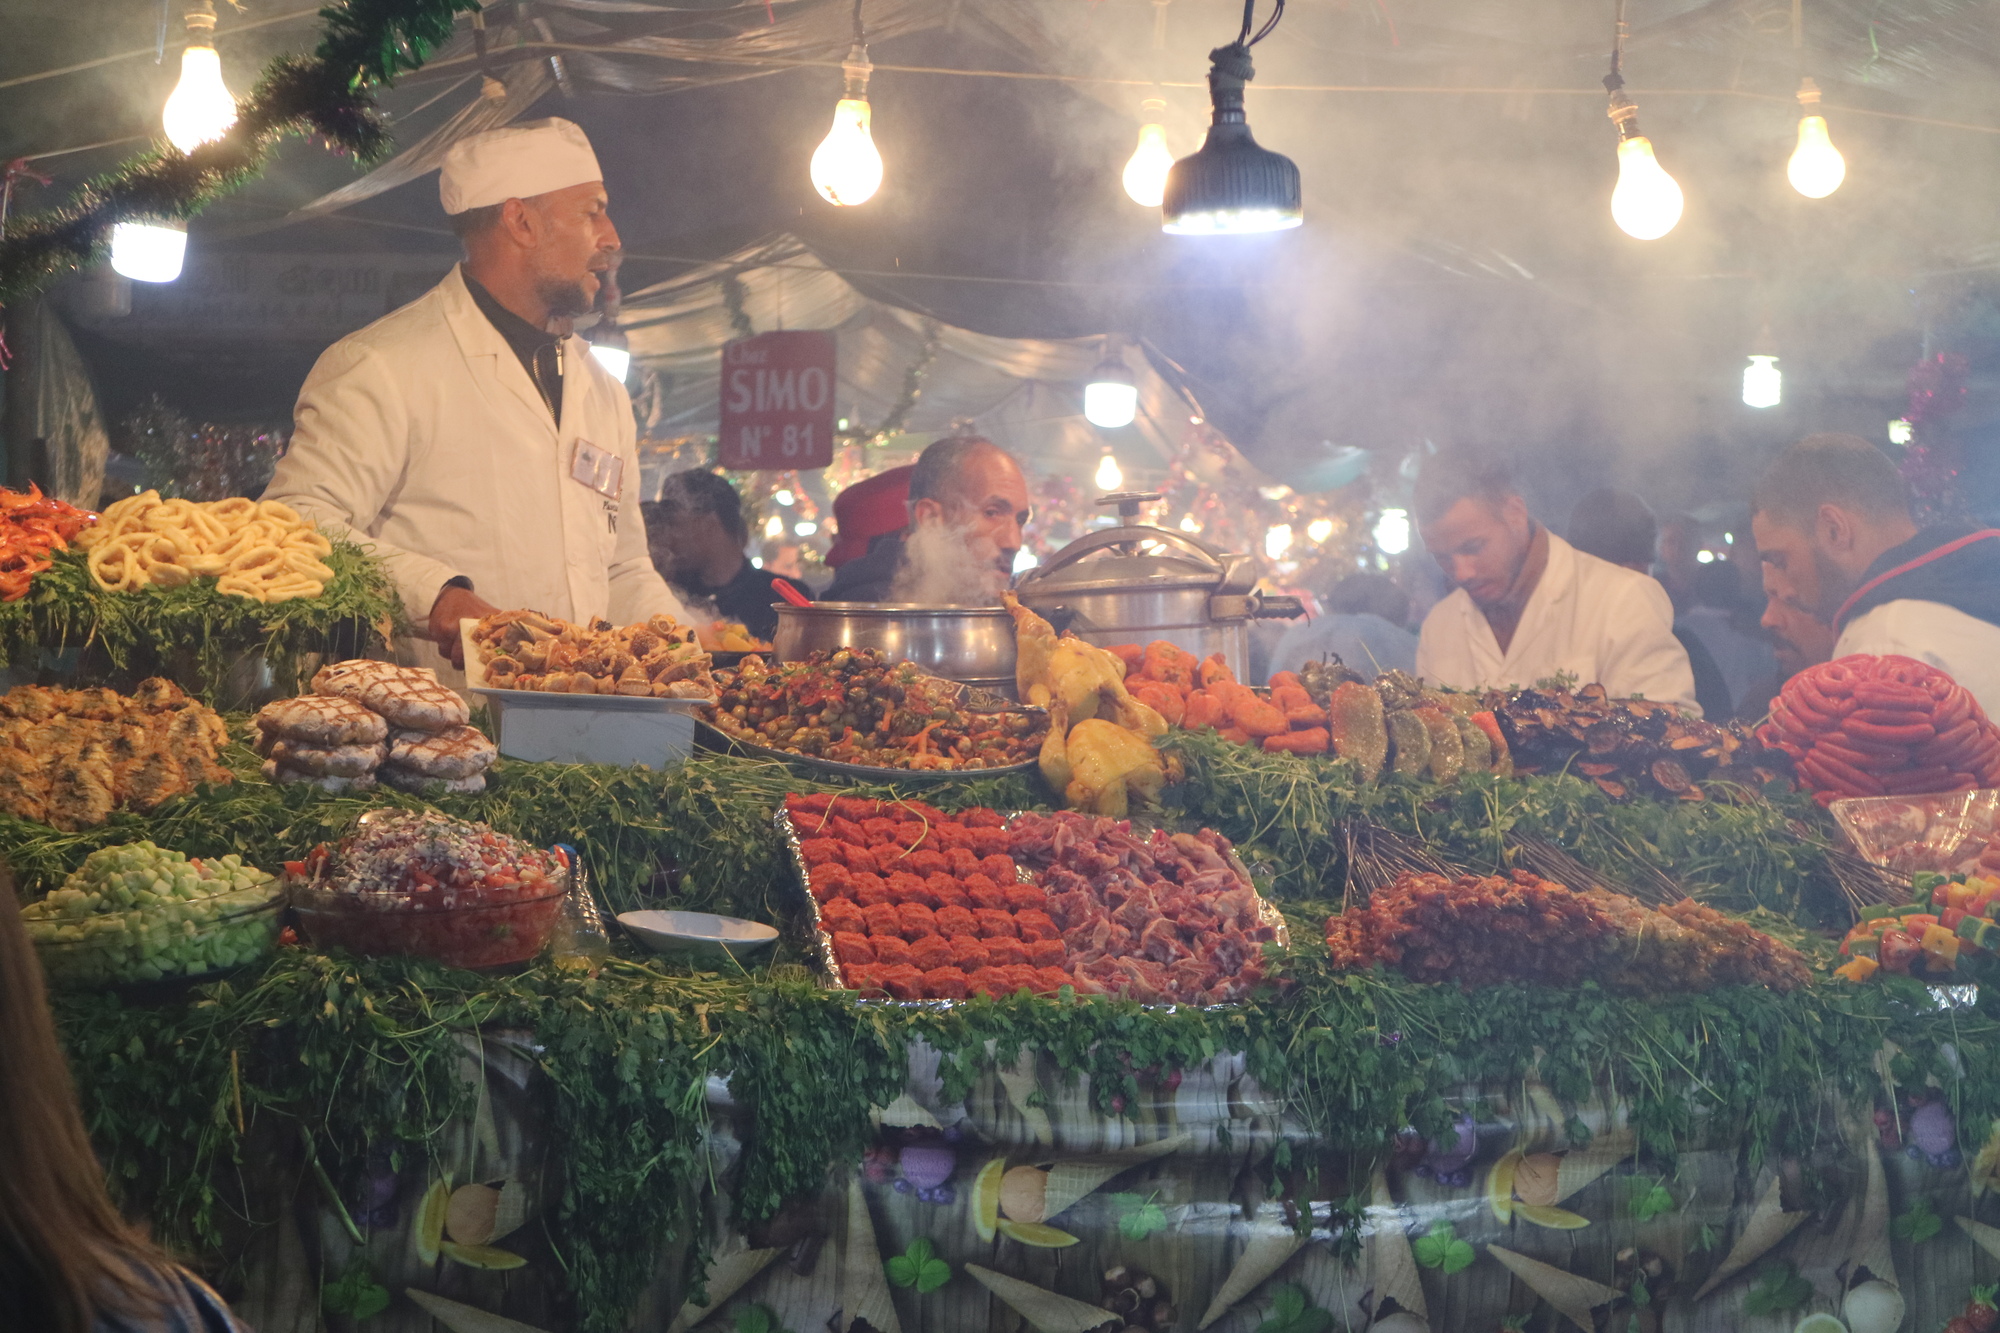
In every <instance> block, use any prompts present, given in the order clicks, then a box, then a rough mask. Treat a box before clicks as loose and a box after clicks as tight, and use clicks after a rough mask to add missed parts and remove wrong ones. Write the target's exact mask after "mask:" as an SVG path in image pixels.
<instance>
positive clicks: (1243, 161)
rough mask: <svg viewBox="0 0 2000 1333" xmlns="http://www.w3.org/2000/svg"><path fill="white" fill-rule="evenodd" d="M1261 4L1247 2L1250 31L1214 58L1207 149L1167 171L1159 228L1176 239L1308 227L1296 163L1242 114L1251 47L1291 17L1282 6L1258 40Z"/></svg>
mask: <svg viewBox="0 0 2000 1333" xmlns="http://www.w3.org/2000/svg"><path fill="white" fill-rule="evenodd" d="M1256 3H1257V0H1244V4H1243V30H1242V31H1241V32H1240V33H1238V34H1237V38H1236V40H1235V41H1233V42H1231V43H1230V44H1229V45H1227V46H1221V47H1217V48H1216V49H1215V50H1213V51H1210V52H1209V53H1208V60H1209V66H1208V94H1209V100H1210V102H1211V103H1212V104H1213V106H1214V118H1213V119H1212V120H1211V122H1210V124H1209V129H1208V138H1207V140H1206V141H1204V142H1203V144H1202V146H1201V147H1200V149H1199V150H1197V151H1196V152H1194V153H1192V154H1190V155H1189V156H1187V157H1184V158H1182V159H1181V160H1180V161H1178V162H1176V163H1174V168H1173V170H1172V171H1170V172H1168V173H1167V192H1166V197H1165V198H1164V199H1163V200H1161V204H1160V215H1161V221H1160V225H1161V228H1162V230H1164V231H1166V232H1169V233H1170V234H1172V235H1175V236H1240V235H1247V234H1250V233H1254V232H1264V231H1284V230H1286V229H1287V228H1290V227H1296V226H1298V225H1299V224H1300V223H1301V222H1303V221H1305V210H1304V206H1303V203H1302V201H1301V198H1300V191H1299V169H1298V167H1297V165H1296V164H1294V163H1293V161H1292V160H1291V159H1290V158H1289V157H1286V156H1285V155H1284V154H1283V153H1274V152H1272V151H1271V150H1270V149H1268V148H1264V147H1260V146H1259V145H1258V143H1257V141H1256V140H1255V139H1253V138H1251V137H1250V123H1249V121H1248V120H1247V119H1246V118H1245V117H1244V114H1243V87H1244V85H1245V84H1247V83H1249V82H1250V80H1251V79H1253V78H1255V77H1256V70H1255V69H1254V68H1252V66H1251V63H1250V48H1251V47H1253V46H1255V45H1256V44H1257V43H1258V42H1261V41H1263V40H1264V39H1265V38H1266V37H1268V36H1270V34H1271V29H1273V28H1275V27H1277V26H1278V20H1279V19H1280V18H1282V17H1283V16H1284V12H1285V5H1284V0H1277V3H1276V5H1275V6H1274V7H1273V9H1272V11H1271V17H1270V18H1269V19H1268V20H1266V21H1265V23H1264V26H1263V27H1262V28H1260V29H1258V30H1257V31H1256V32H1255V33H1254V34H1253V33H1252V32H1251V20H1252V17H1253V14H1254V11H1255V8H1256Z"/></svg>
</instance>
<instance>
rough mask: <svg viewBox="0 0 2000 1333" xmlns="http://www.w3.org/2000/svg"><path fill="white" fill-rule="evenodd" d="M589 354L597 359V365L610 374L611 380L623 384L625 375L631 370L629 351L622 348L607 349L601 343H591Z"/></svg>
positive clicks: (630, 354)
mask: <svg viewBox="0 0 2000 1333" xmlns="http://www.w3.org/2000/svg"><path fill="white" fill-rule="evenodd" d="M590 354H591V355H592V356H594V357H596V358H597V361H598V364H599V365H601V366H603V367H604V368H605V369H606V370H608V371H610V372H611V378H612V379H614V380H617V381H618V382H619V383H620V384H623V383H624V382H625V376H626V374H627V373H629V372H630V371H631V369H632V353H631V352H630V351H629V350H627V349H626V348H623V347H607V346H605V345H604V344H603V343H592V344H591V346H590Z"/></svg>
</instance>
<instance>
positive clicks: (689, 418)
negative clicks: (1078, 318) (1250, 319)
mask: <svg viewBox="0 0 2000 1333" xmlns="http://www.w3.org/2000/svg"><path fill="white" fill-rule="evenodd" d="M732 284H735V285H736V286H737V289H738V292H739V308H740V310H741V312H742V314H743V315H744V316H745V317H746V318H747V319H748V320H749V323H750V325H751V327H752V328H753V329H754V330H755V331H757V332H760V333H761V332H766V331H769V330H771V329H779V328H793V329H832V330H834V335H835V339H836V341H837V344H838V347H839V353H838V369H839V374H838V379H839V391H838V400H837V401H838V405H839V413H840V415H841V416H844V417H847V418H848V419H849V420H850V421H851V422H852V424H853V427H854V429H857V430H864V431H865V430H872V429H874V428H875V427H876V425H877V424H878V423H879V422H881V421H883V420H884V419H885V418H886V417H887V416H888V415H889V414H890V412H891V411H892V409H893V408H894V407H895V406H896V405H897V403H898V400H899V399H900V398H901V397H902V395H903V392H904V386H905V382H906V379H907V377H908V375H909V372H910V370H911V368H912V367H913V366H914V365H916V364H918V363H919V361H920V360H921V358H922V356H923V353H924V351H925V347H926V343H927V341H928V340H929V339H930V338H932V337H935V339H936V344H937V345H936V354H935V356H934V358H933V359H932V360H931V362H930V364H929V366H928V368H927V369H926V370H925V371H924V372H923V375H922V383H921V390H922V392H921V394H920V395H919V397H918V398H917V400H916V403H915V405H914V407H913V408H912V409H911V410H910V412H909V413H908V415H907V416H906V417H905V418H904V421H903V425H902V430H903V431H904V432H905V433H908V434H913V435H920V436H921V435H927V434H929V435H939V434H945V433H947V432H949V431H951V430H953V429H966V430H970V431H973V432H976V433H978V434H981V435H984V436H986V437H987V438H989V439H991V440H993V441H994V442H995V443H996V444H998V445H1000V446H1001V447H1002V448H1003V449H1006V450H1007V451H1008V452H1010V453H1012V454H1013V455H1014V456H1015V457H1016V458H1018V459H1020V460H1021V461H1022V463H1023V464H1024V465H1026V466H1028V467H1029V469H1030V470H1031V471H1041V472H1059V471H1069V472H1072V473H1075V474H1077V475H1079V476H1082V477H1087V476H1088V474H1089V472H1090V469H1091V468H1093V467H1095V466H1096V460H1097V458H1098V457H1099V456H1100V455H1101V454H1102V453H1103V451H1104V450H1105V448H1106V447H1108V446H1112V445H1115V446H1116V449H1117V453H1118V456H1119V458H1120V461H1121V464H1123V465H1125V466H1128V467H1129V466H1132V465H1134V464H1136V465H1139V466H1141V467H1152V468H1159V467H1164V466H1165V464H1166V461H1167V460H1168V459H1170V458H1172V457H1173V456H1175V455H1176V454H1177V453H1179V452H1180V451H1181V449H1182V444H1183V439H1184V437H1185V436H1186V435H1187V434H1188V432H1189V429H1190V427H1191V421H1190V418H1191V417H1194V416H1199V415H1200V408H1199V406H1198V405H1197V404H1196V403H1195V402H1194V400H1193V399H1192V397H1191V396H1190V395H1189V394H1188V392H1187V391H1186V390H1185V389H1184V388H1182V387H1181V386H1180V385H1178V384H1177V383H1175V382H1173V381H1170V380H1169V379H1167V378H1166V377H1165V376H1163V375H1162V374H1161V373H1160V371H1159V370H1158V369H1157V368H1156V367H1155V366H1154V364H1153V362H1152V360H1151V359H1150V358H1149V357H1148V356H1146V355H1145V354H1144V353H1143V352H1141V351H1140V350H1137V349H1134V348H1132V347H1130V345H1129V344H1128V345H1126V351H1125V362H1126V365H1127V366H1128V367H1129V368H1130V369H1131V371H1132V374H1133V377H1134V379H1135V380H1136V382H1137V384H1138V388H1139V414H1138V417H1137V419H1136V420H1135V421H1134V422H1133V424H1132V425H1131V426H1129V427H1125V428H1123V429H1120V430H1116V431H1100V430H1099V429H1098V428H1097V427H1095V426H1093V425H1091V424H1090V423H1089V422H1088V421H1086V420H1084V417H1083V385H1084V381H1085V380H1086V379H1087V378H1088V377H1089V374H1090V371H1091V370H1092V368H1093V367H1095V366H1096V365H1097V363H1098V362H1099V361H1100V360H1102V359H1103V357H1104V355H1105V349H1106V347H1107V342H1106V339H1105V338H1103V337H1092V338H996V337H991V336H989V335H986V334H982V333H974V332H972V331H970V330H968V329H961V328H955V327H953V326H951V325H948V324H940V323H938V322H937V321H935V320H930V319H927V318H926V317H925V316H923V315H921V314H918V313H916V312H913V311H909V310H904V309H901V308H899V307H897V306H892V305H889V304H887V303H885V302H881V301H877V300H874V299H872V298H870V297H868V296H865V295H863V294H862V293H861V292H860V291H859V290H858V289H856V288H855V287H854V286H853V284H851V283H849V282H848V281H847V280H846V279H845V278H843V277H841V275H840V274H839V273H838V272H836V271H835V270H833V269H832V268H830V267H828V266H827V265H826V263H825V262H824V261H822V260H821V259H820V258H819V257H818V256H816V255H815V254H813V252H812V251H811V250H809V249H808V248H807V247H806V245H805V244H804V242H802V241H799V240H797V239H796V238H793V237H790V236H780V237H778V238H776V239H774V240H772V241H770V242H768V243H766V244H764V245H760V246H754V247H751V248H749V249H746V250H742V251H739V252H737V253H736V254H733V255H730V256H727V257H726V258H723V259H720V260H717V261H716V262H715V263H713V264H709V265H706V266H704V267H702V268H699V269H696V270H694V271H693V272H691V273H688V274H685V275H683V276H681V277H678V278H674V279H672V280H670V281H668V282H664V283H660V284H658V285H656V286H653V287H649V288H646V289H645V290H643V291H640V292H636V293H633V294H631V295H628V296H627V297H626V298H625V303H624V308H623V313H622V314H621V316H620V321H619V322H620V324H621V326H622V327H623V328H624V329H625V331H626V334H627V336H628V337H629V338H630V340H631V346H632V354H633V356H634V358H635V359H636V360H637V362H638V364H639V365H641V366H642V367H644V368H645V369H647V370H649V371H652V372H653V373H654V374H655V375H657V376H658V379H659V393H658V400H657V406H656V408H655V409H654V416H655V418H656V419H655V421H654V422H653V423H652V424H651V425H650V427H649V429H650V432H651V433H652V434H653V435H655V436H683V435H695V434H705V433H711V432H713V431H714V430H715V429H716V427H717V425H718V417H719V411H718V397H719V386H720V375H721V364H722V345H723V344H724V343H726V342H728V341H729V340H730V339H732V338H736V337H739V336H741V329H740V327H739V326H738V324H737V322H736V319H735V317H734V314H733V312H732V310H731V299H730V287H731V285H732ZM648 481H651V482H653V484H655V485H657V480H656V479H653V478H648Z"/></svg>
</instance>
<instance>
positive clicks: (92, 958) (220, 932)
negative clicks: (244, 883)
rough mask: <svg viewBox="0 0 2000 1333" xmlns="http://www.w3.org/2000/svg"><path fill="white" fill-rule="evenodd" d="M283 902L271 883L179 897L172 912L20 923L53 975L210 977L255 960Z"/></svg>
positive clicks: (91, 980)
mask: <svg viewBox="0 0 2000 1333" xmlns="http://www.w3.org/2000/svg"><path fill="white" fill-rule="evenodd" d="M283 905H284V903H283V899H282V897H281V896H280V895H279V893H278V886H277V885H276V884H275V883H270V884H260V885H256V886H254V887H252V888H248V889H238V890H236V891H235V892H232V893H219V894H216V895H215V896H214V897H212V898H205V899H197V900H195V901H193V902H184V903H177V904H174V905H173V906H174V907H175V908H176V909H177V910H176V911H175V912H174V913H173V914H171V915H170V914H168V913H164V912H162V911H161V910H160V909H159V908H158V907H151V908H135V909H133V910H130V911H124V912H100V913H97V914H95V915H92V916H88V917H80V918H73V919H67V920H64V919H56V920H48V921H31V922H28V923H26V924H27V926H28V936H29V938H30V939H32V940H33V941H34V944H35V953H36V955H37V956H38V957H39V958H40V959H41V961H42V970H43V971H44V972H46V973H47V974H48V976H49V979H50V980H51V981H53V982H56V983H58V984H61V985H99V986H101V985H124V984H129V983H134V982H148V981H167V980H173V979H176V978H180V979H187V978H192V977H205V976H211V975H213V974H215V973H218V972H224V971H227V970H228V969H230V968H233V967H242V966H244V965H245V964H248V963H254V962H256V961H257V960H258V959H260V958H262V957H264V956H265V955H267V954H269V953H270V952H271V949H272V947H273V946H274V944H275V942H276V940H277V935H278V912H279V909H280V908H281V907H283ZM176 917H177V918H178V919H174V918H176Z"/></svg>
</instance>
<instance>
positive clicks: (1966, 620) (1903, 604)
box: [1750, 435, 2000, 717]
mask: <svg viewBox="0 0 2000 1333" xmlns="http://www.w3.org/2000/svg"><path fill="white" fill-rule="evenodd" d="M1753 509H1754V512H1753V513H1752V515H1751V518H1750V530H1751V532H1752V534H1754V535H1755V537H1756V539H1757V554H1758V557H1759V558H1760V559H1761V560H1762V561H1763V563H1764V593H1765V595H1766V596H1767V597H1768V598H1769V599H1770V603H1771V606H1770V609H1769V610H1768V611H1766V613H1765V621H1764V623H1765V624H1766V625H1767V626H1769V625H1774V624H1776V623H1778V622H1780V621H1781V620H1782V619H1783V618H1784V615H1785V612H1786V611H1793V612H1797V613H1802V614H1803V615H1806V616H1810V617H1813V618H1816V619H1817V620H1818V621H1819V622H1821V623H1822V624H1824V625H1827V626H1831V627H1832V631H1833V632H1834V633H1835V634H1837V635H1838V636H1839V637H1838V638H1837V639H1836V640H1835V641H1834V645H1833V650H1832V651H1833V656H1835V657H1846V656H1847V655H1848V654H1850V653H1869V654H1872V655H1875V656H1889V655H1895V656H1901V657H1914V658H1916V659H1917V660H1919V661H1922V662H1927V663H1929V664H1930V665H1931V666H1934V667H1936V668H1938V670H1940V671H1943V672H1946V673H1947V674H1949V675H1950V676H1951V677H1952V678H1953V679H1955V680H1956V681H1958V683H1959V684H1961V685H1963V686H1965V688H1966V689H1967V690H1968V691H1970V692H1971V694H1972V697H1973V698H1974V699H1977V700H1978V701H1979V706H1980V707H1981V708H1983V709H1985V710H1986V713H1987V715H1988V716H1989V717H2000V529H1995V528H1988V527H1982V526H1980V525H1977V524H1972V523H1939V524H1936V525H1933V526H1931V527H1928V528H1922V529H1919V528H1918V526H1917V523H1916V519H1915V518H1914V517H1913V516H1912V515H1911V513H1910V491H1909V487H1908V485H1907V484H1906V483H1905V482H1904V481H1903V476H1902V474H1901V473H1900V472H1898V471H1897V470H1896V465H1895V464H1894V463H1892V462H1890V461H1889V458H1888V456H1887V455H1886V454H1884V453H1883V452H1882V451H1881V450H1880V449H1877V448H1876V447H1875V446H1874V445H1872V444H1870V443H1869V442H1868V441H1866V440H1864V439H1862V438H1861V437H1860V436H1858V435H1808V436H1807V437H1806V438H1805V439H1803V440H1800V441H1799V442H1798V443H1797V444H1794V445H1792V446H1790V447H1789V448H1787V449H1786V450H1785V451H1784V452H1783V453H1781V454H1779V455H1778V457H1777V458H1776V459H1775V460H1774V461H1773V462H1772V464H1771V466H1770V468H1769V469H1768V470H1767V471H1766V472H1765V473H1764V476H1763V478H1762V480H1760V481H1759V482H1758V483H1757V492H1756V498H1755V500H1754V502H1753Z"/></svg>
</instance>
